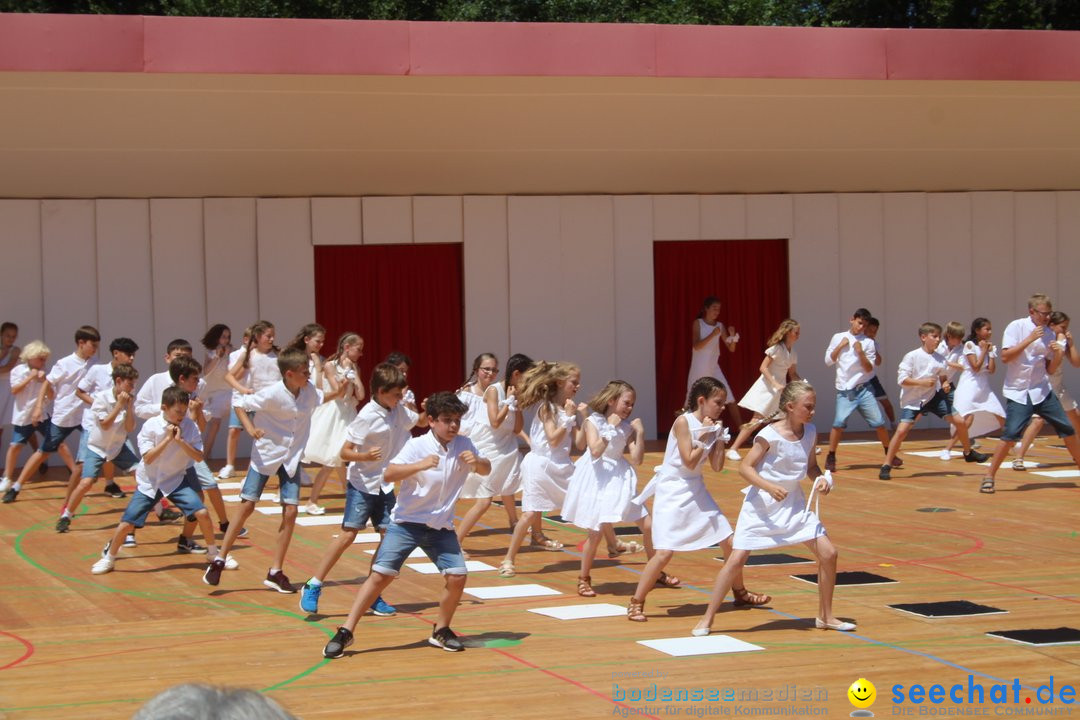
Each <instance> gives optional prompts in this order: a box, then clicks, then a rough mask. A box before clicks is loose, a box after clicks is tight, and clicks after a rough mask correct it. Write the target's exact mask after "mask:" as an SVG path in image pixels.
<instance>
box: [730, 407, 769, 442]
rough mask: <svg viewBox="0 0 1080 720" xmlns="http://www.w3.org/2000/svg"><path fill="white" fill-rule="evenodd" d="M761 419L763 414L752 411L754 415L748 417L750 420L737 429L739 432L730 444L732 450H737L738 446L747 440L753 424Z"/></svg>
mask: <svg viewBox="0 0 1080 720" xmlns="http://www.w3.org/2000/svg"><path fill="white" fill-rule="evenodd" d="M762 419H763V416H762V415H761V413H754V416H753V417H752V418H750V422H748V423H747V424H745V425H743V426H742V427H741V428H740V429H739V434H738V435H737V436H735V442H733V443H732V444H731V449H732V450H738V449H739V448H741V447H742V446H743V443H745V442H746V441H747V440H749V439H750V436H751V435H753V434H754V426H755V424H756V423H758V422H759V421H761V420H762Z"/></svg>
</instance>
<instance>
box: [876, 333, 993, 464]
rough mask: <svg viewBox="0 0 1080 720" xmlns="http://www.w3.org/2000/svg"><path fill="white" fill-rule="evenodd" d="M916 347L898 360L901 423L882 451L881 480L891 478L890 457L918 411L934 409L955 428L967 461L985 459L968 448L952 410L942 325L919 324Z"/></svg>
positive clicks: (961, 423) (962, 426)
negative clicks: (941, 350) (939, 350)
mask: <svg viewBox="0 0 1080 720" xmlns="http://www.w3.org/2000/svg"><path fill="white" fill-rule="evenodd" d="M919 342H921V343H922V346H921V347H918V348H916V349H914V350H912V351H911V352H909V353H908V354H907V355H905V356H904V359H903V360H901V361H900V368H899V370H898V371H897V374H896V381H897V383H898V384H899V385H900V423H899V424H898V425H897V426H896V432H894V433H893V436H892V441H891V442H890V443H889V450H888V452H887V453H886V455H885V464H884V465H882V466H881V470H880V471H879V472H878V478H879V479H881V480H889V479H891V477H892V476H891V472H892V465H891V464H890V463H891V461H892V459H893V458H894V457H896V453H897V451H899V450H900V445H901V444H903V442H904V438H906V437H907V436H908V433H910V432H911V428H912V427H914V426H915V421H916V420H918V419H919V416H920V415H925V414H927V413H933V414H935V415H937V416H938V417H939V418H942V419H943V420H945V422H948V423H952V425H953V427H955V428H956V437H957V438H959V440H960V443H961V445H963V448H964V460H965V461H966V462H971V463H974V462H986V460H987V458H989V457H990V456H989V455H984V454H983V453H978V452H975V451H974V450H972V449H971V440H970V439H969V438H968V432H967V425H966V424H965V423H964V418H962V417H960V416H959V415H957V414H956V413H954V412H953V409H952V403H951V402H950V401H949V394H950V393H951V392H952V382H951V381H950V380H949V365H948V362H947V361H946V360H945V356H944V355H942V354H941V353H940V352H938V345H939V344H940V343H941V326H940V325H938V324H937V323H931V322H928V323H923V324H922V325H920V326H919Z"/></svg>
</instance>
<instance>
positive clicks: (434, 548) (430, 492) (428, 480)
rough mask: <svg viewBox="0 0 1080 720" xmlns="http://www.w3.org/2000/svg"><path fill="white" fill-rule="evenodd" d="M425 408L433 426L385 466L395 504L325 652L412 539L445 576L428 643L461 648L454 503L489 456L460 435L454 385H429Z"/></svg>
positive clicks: (338, 649) (483, 470)
mask: <svg viewBox="0 0 1080 720" xmlns="http://www.w3.org/2000/svg"><path fill="white" fill-rule="evenodd" d="M425 408H426V410H427V414H428V422H429V424H430V426H431V430H430V432H427V433H425V434H424V435H421V436H420V437H415V438H412V439H411V440H409V441H408V442H407V443H405V447H403V448H402V449H401V452H400V453H398V454H397V456H396V457H394V459H392V460H391V461H390V464H389V466H387V468H386V474H385V478H386V481H387V482H400V483H401V491H400V492H399V493H398V499H397V504H396V505H395V506H394V511H393V513H392V514H391V517H390V519H391V522H390V524H389V526H388V527H387V530H386V535H385V537H384V538H383V541H382V544H381V545H380V546H379V551H378V552H377V553H376V555H375V563H374V564H373V565H372V567H371V574H370V575H369V576H368V578H367V580H365V581H364V584H363V585H362V586H361V588H360V591H359V592H358V593H357V594H356V599H355V600H354V601H353V606H352V611H351V612H350V613H349V617H348V618H346V620H345V624H344V625H342V626H341V627H339V628H338V630H337V632H336V633H335V634H334V637H333V638H332V639H331V640H330V642H328V643H327V644H326V647H325V648H324V649H323V656H324V657H328V658H339V657H341V656H342V655H344V654H345V648H347V647H348V646H349V645H351V644H352V641H353V630H354V629H355V628H356V624H357V622H359V621H360V616H361V615H363V614H364V613H366V612H367V610H368V608H369V607H371V604H372V603H373V602H375V599H376V598H377V597H379V596H381V595H382V592H383V590H385V589H386V588H387V586H389V585H390V583H392V582H393V581H394V578H396V577H397V576H398V573H399V571H400V570H401V566H402V565H403V564H404V563H405V558H407V557H408V556H409V553H411V552H412V551H413V550H415V549H416V548H418V547H419V548H421V549H422V550H423V551H424V553H426V554H427V556H428V557H429V558H430V559H431V561H432V562H434V563H435V565H436V566H437V567H438V568H439V570H440V571H441V572H442V574H443V576H444V577H445V579H446V584H445V586H444V589H443V593H442V597H441V598H440V599H439V612H438V614H437V615H436V618H435V625H434V627H433V629H432V633H431V637H429V638H428V643H429V644H431V645H433V646H435V647H439V648H442V649H443V650H447V651H449V652H461V651H462V650H464V649H465V646H464V645H463V644H462V643H461V641H460V640H459V639H458V638H457V636H456V635H455V634H454V631H453V630H451V629H450V621H451V620H452V619H453V617H454V611H455V610H456V609H457V605H458V602H460V600H461V593H462V592H463V591H464V590H465V581H466V577H467V574H468V570H467V569H466V566H465V558H464V557H463V556H462V554H461V545H460V544H459V543H458V539H457V534H455V533H454V503H455V502H456V501H457V498H458V495H460V494H461V489H462V487H464V485H465V478H466V477H468V475H469V473H470V472H474V473H477V474H478V475H487V474H488V473H489V472H491V462H489V461H488V460H486V459H485V458H482V457H480V456H479V455H478V454H477V452H476V446H475V445H473V444H472V441H471V440H469V439H468V438H467V437H465V436H463V435H458V430H459V428H460V427H461V416H462V415H464V414H465V411H466V407H465V403H463V402H462V401H461V400H459V399H458V397H457V396H456V395H454V393H450V392H437V393H435V394H434V395H432V396H431V397H429V398H428V399H427V403H426V405H425Z"/></svg>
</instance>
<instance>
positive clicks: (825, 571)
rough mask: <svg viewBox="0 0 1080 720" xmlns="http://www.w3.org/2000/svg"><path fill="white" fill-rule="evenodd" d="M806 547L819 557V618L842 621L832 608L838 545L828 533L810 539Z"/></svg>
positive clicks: (829, 621)
mask: <svg viewBox="0 0 1080 720" xmlns="http://www.w3.org/2000/svg"><path fill="white" fill-rule="evenodd" d="M806 547H808V548H810V551H811V552H812V553H814V555H816V556H817V559H818V619H820V620H823V621H824V622H826V623H829V624H836V623H838V622H840V621H839V620H838V619H837V618H836V616H835V615H833V610H832V599H833V590H834V589H835V588H836V558H837V555H838V553H837V552H836V547H835V546H834V545H833V544H832V541H831V540H829V538H828V536H827V535H822V536H821V537H819V538H816V539H814V540H810V541H808V542H807V543H806Z"/></svg>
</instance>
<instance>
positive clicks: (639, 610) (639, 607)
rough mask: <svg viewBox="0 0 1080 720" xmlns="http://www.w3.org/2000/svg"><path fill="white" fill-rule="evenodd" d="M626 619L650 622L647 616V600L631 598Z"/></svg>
mask: <svg viewBox="0 0 1080 720" xmlns="http://www.w3.org/2000/svg"><path fill="white" fill-rule="evenodd" d="M626 619H627V620H629V621H630V622H648V620H649V618H647V617H645V602H644V601H643V600H638V599H637V598H633V597H632V598H630V604H629V605H627V606H626Z"/></svg>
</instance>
